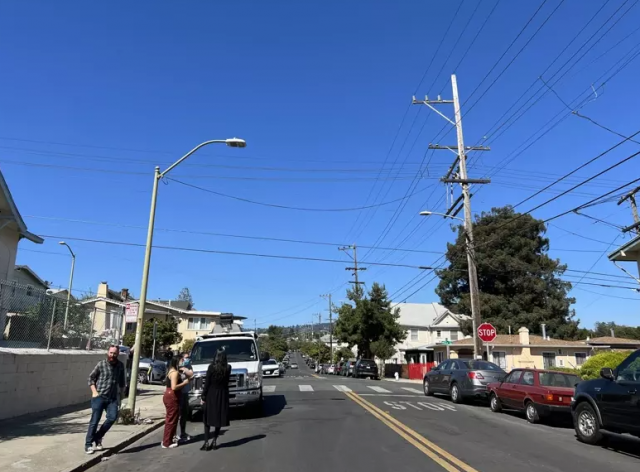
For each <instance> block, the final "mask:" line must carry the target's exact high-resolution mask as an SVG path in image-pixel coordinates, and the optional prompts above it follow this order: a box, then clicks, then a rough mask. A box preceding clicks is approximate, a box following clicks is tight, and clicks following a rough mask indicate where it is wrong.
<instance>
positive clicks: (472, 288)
mask: <svg viewBox="0 0 640 472" xmlns="http://www.w3.org/2000/svg"><path fill="white" fill-rule="evenodd" d="M420 215H421V216H431V215H438V216H442V217H443V218H452V219H454V220H459V221H462V225H463V228H464V233H465V238H464V241H465V245H466V249H467V250H466V253H467V265H468V266H469V296H470V297H471V323H472V329H473V358H474V359H478V356H479V355H480V350H479V349H478V332H477V331H478V325H479V324H480V307H479V306H478V303H476V302H475V301H474V300H477V297H478V291H479V290H478V271H477V269H476V260H475V259H476V258H475V252H474V248H473V238H472V237H471V234H470V232H469V228H467V224H466V222H465V220H464V219H462V218H460V217H457V216H453V215H447V214H445V213H438V212H435V211H421V212H420ZM487 360H489V355H488V353H487Z"/></svg>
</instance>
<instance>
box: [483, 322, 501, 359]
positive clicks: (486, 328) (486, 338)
mask: <svg viewBox="0 0 640 472" xmlns="http://www.w3.org/2000/svg"><path fill="white" fill-rule="evenodd" d="M497 335H498V333H497V331H496V329H495V328H494V327H493V325H492V324H491V323H482V324H481V325H480V326H478V337H479V338H480V339H481V340H482V342H484V344H485V346H486V348H487V361H488V362H491V359H490V358H489V343H490V342H492V341H493V340H494V339H496V336H497Z"/></svg>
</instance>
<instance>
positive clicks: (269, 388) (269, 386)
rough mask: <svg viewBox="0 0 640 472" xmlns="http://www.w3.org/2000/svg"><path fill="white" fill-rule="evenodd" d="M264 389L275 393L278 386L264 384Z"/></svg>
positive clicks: (265, 391)
mask: <svg viewBox="0 0 640 472" xmlns="http://www.w3.org/2000/svg"><path fill="white" fill-rule="evenodd" d="M262 391H263V392H264V393H273V392H275V391H276V386H275V385H264V386H263V387H262Z"/></svg>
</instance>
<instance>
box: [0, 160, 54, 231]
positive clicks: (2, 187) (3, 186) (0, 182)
mask: <svg viewBox="0 0 640 472" xmlns="http://www.w3.org/2000/svg"><path fill="white" fill-rule="evenodd" d="M0 191H1V192H2V194H3V195H4V198H5V200H6V202H7V206H8V207H9V211H10V212H11V216H12V217H13V218H12V219H13V221H15V223H16V225H17V226H18V232H19V233H20V237H21V238H25V239H28V240H29V241H31V242H34V243H36V244H42V243H43V242H44V239H42V238H41V237H40V236H37V235H35V234H33V233H30V232H29V231H28V230H27V225H26V224H25V222H24V220H23V219H22V216H21V215H20V212H19V211H18V207H17V206H16V202H15V201H14V200H13V196H12V195H11V191H10V190H9V186H8V185H7V181H6V180H4V176H3V175H2V171H0ZM7 216H9V215H7Z"/></svg>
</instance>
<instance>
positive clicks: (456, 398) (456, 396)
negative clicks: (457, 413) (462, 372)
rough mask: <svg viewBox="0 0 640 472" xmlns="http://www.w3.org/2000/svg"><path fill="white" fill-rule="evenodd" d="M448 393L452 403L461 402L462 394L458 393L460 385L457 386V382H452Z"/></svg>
mask: <svg viewBox="0 0 640 472" xmlns="http://www.w3.org/2000/svg"><path fill="white" fill-rule="evenodd" d="M449 395H450V396H451V401H453V403H462V394H461V393H460V387H458V384H457V383H455V382H454V383H452V384H451V388H450V389H449Z"/></svg>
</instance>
